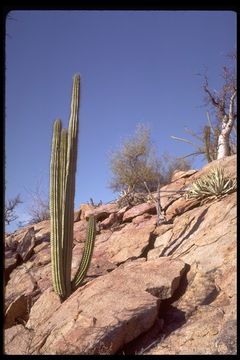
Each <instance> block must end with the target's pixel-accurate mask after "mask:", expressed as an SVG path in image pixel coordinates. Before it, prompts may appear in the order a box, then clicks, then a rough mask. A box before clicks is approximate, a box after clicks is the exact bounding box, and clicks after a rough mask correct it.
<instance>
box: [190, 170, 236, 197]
mask: <svg viewBox="0 0 240 360" xmlns="http://www.w3.org/2000/svg"><path fill="white" fill-rule="evenodd" d="M236 188H237V181H236V179H234V180H233V179H230V178H227V177H225V176H224V171H223V169H222V168H221V167H214V168H212V169H211V170H210V171H209V172H208V173H207V174H205V175H202V176H201V177H200V178H199V179H197V180H196V181H195V182H194V183H193V184H192V186H191V187H190V189H189V190H188V192H187V198H195V199H204V198H210V199H213V198H219V197H222V196H225V195H227V194H229V193H231V192H233V191H235V190H236Z"/></svg>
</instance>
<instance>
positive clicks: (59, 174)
mask: <svg viewBox="0 0 240 360" xmlns="http://www.w3.org/2000/svg"><path fill="white" fill-rule="evenodd" d="M79 97H80V76H79V75H75V76H74V78H73V88H72V100H71V113H70V119H69V126H68V130H66V129H62V124H61V120H59V119H57V120H55V123H54V130H53V138H52V153H51V164H50V222H51V259H52V279H53V288H54V291H55V292H56V293H57V294H58V295H59V296H60V297H61V299H63V300H64V299H66V298H67V297H68V296H69V295H70V294H71V291H72V290H75V289H76V288H77V287H78V286H79V285H80V283H81V282H82V280H83V278H84V276H85V275H86V271H87V269H88V267H89V264H90V261H91V256H92V251H93V246H94V240H95V219H94V217H90V219H89V226H88V236H87V239H86V246H85V248H84V252H83V256H82V260H81V262H80V266H79V269H78V271H77V273H76V276H75V278H74V280H73V282H72V283H71V265H72V247H73V223H74V195H75V176H76V169H77V145H78V127H79V125H78V123H79V104H80V101H79Z"/></svg>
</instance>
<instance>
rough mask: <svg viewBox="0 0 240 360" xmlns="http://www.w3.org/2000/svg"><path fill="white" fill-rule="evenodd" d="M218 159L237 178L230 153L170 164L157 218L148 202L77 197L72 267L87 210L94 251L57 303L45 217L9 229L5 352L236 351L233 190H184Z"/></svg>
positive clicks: (77, 259) (78, 254) (81, 241)
mask: <svg viewBox="0 0 240 360" xmlns="http://www.w3.org/2000/svg"><path fill="white" fill-rule="evenodd" d="M216 164H220V165H221V166H222V167H224V170H225V174H226V175H227V176H229V177H231V178H235V177H236V156H235V155H234V156H230V157H228V158H225V159H221V160H216V161H214V162H212V163H210V164H208V165H206V166H205V167H204V168H203V169H201V170H200V171H196V170H190V171H188V172H176V173H175V174H174V176H173V178H172V182H171V183H170V184H168V185H165V186H164V187H162V188H161V191H162V192H161V196H162V197H161V205H162V208H163V210H164V215H165V221H164V222H162V223H161V224H160V225H157V214H156V208H155V204H154V203H151V202H149V201H148V202H146V203H142V204H139V205H136V206H133V207H125V208H122V209H120V208H119V207H118V206H117V204H116V203H110V204H106V205H101V206H97V207H95V208H94V207H91V206H89V205H87V204H83V205H82V206H81V207H80V211H78V212H76V213H75V222H74V245H73V246H74V247H73V261H72V275H73V276H74V272H75V271H76V269H77V267H78V264H79V262H80V260H81V254H82V251H83V246H84V241H85V236H86V225H87V219H88V217H89V214H91V213H94V214H95V215H96V217H97V221H98V231H97V236H96V242H95V248H94V252H93V258H92V262H91V265H90V267H89V270H88V273H87V276H86V278H85V280H84V282H83V284H82V286H81V287H80V288H78V289H77V290H76V291H75V292H74V293H73V294H72V295H71V296H70V297H69V298H68V299H67V300H65V301H64V302H63V303H61V302H60V300H59V298H58V296H57V295H56V294H55V293H54V292H53V289H52V279H51V256H50V243H49V241H50V223H49V221H44V222H42V223H38V224H35V225H31V226H28V227H26V228H23V229H21V230H18V231H16V232H15V233H13V234H10V235H8V236H6V240H5V243H6V245H5V323H4V328H5V336H4V351H5V353H6V354H22V355H23V354H44V355H45V354H80V355H82V354H147V355H148V354H154V355H156V354H159V355H162V354H166V355H168V354H174V355H175V354H181V355H185V354H186V355H192V354H213V355H214V354H215V355H221V354H236V293H237V290H236V267H237V264H236V221H237V218H236V217H237V215H236V192H233V193H231V194H228V195H227V196H224V197H222V198H219V199H215V200H209V201H207V202H205V203H201V202H200V201H199V200H192V199H191V200H187V199H186V198H185V196H184V193H183V192H181V190H184V189H186V187H188V186H190V185H191V183H192V182H193V181H195V180H196V179H197V178H198V177H199V176H201V175H202V174H203V173H206V172H207V171H208V170H209V169H210V168H211V167H213V166H215V165H216ZM173 190H174V191H175V190H176V191H178V192H173ZM154 195H155V196H156V194H153V196H154Z"/></svg>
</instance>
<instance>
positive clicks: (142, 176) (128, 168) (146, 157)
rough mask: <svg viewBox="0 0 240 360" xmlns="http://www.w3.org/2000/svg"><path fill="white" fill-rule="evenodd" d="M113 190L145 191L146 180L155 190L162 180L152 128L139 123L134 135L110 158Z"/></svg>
mask: <svg viewBox="0 0 240 360" xmlns="http://www.w3.org/2000/svg"><path fill="white" fill-rule="evenodd" d="M110 168H111V172H112V179H111V182H110V188H111V189H113V191H116V192H121V191H128V192H129V191H135V192H145V191H146V190H145V186H144V181H146V182H147V183H148V186H149V188H150V189H152V190H155V188H156V187H157V184H158V181H159V180H160V181H161V173H160V161H159V159H158V158H157V157H156V155H155V149H154V147H153V143H152V141H151V139H150V130H149V129H147V128H146V127H144V126H143V125H138V127H137V130H136V133H135V135H134V136H133V137H131V138H128V139H126V140H124V141H123V143H122V145H121V147H120V149H119V150H117V151H115V152H113V153H112V155H111V158H110Z"/></svg>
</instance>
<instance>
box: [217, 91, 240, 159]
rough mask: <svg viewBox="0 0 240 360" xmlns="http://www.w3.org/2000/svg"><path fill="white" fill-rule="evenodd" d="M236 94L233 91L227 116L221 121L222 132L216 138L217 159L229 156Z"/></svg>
mask: <svg viewBox="0 0 240 360" xmlns="http://www.w3.org/2000/svg"><path fill="white" fill-rule="evenodd" d="M236 94H237V92H236V91H234V93H233V94H232V96H231V98H230V104H229V115H225V116H224V118H223V120H222V130H221V134H220V135H219V138H218V154H217V159H222V158H224V157H226V156H229V155H230V144H229V139H230V132H231V130H232V128H233V125H234V100H235V97H236Z"/></svg>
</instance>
